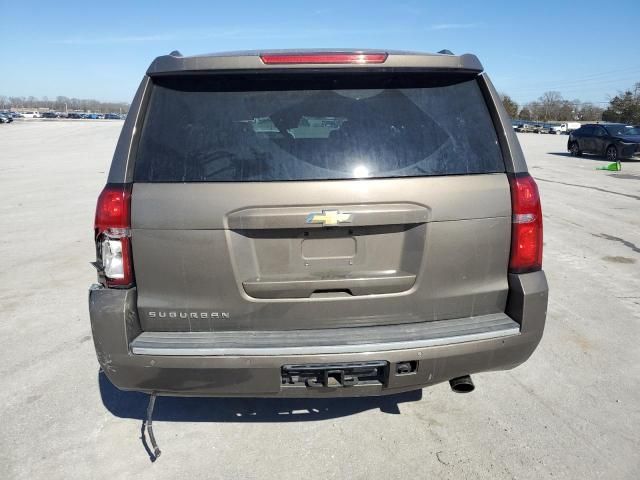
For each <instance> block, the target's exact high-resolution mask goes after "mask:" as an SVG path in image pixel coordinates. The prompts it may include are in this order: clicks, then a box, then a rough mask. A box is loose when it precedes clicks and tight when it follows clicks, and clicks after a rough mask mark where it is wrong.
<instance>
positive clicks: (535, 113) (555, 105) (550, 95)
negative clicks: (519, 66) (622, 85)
mask: <svg viewBox="0 0 640 480" xmlns="http://www.w3.org/2000/svg"><path fill="white" fill-rule="evenodd" d="M500 97H501V98H502V103H503V105H504V107H505V109H506V110H507V113H509V115H510V116H511V118H513V119H520V120H535V121H541V122H548V121H552V120H555V121H572V120H574V121H600V120H602V121H605V122H619V123H628V124H632V125H637V124H640V82H638V83H636V84H635V85H634V86H633V87H632V88H631V89H629V90H625V91H624V92H620V93H619V94H618V95H616V96H615V97H613V98H612V99H611V100H609V105H608V106H607V108H602V107H599V106H597V105H595V104H593V103H591V102H581V101H580V100H566V99H564V98H562V95H561V94H560V92H556V91H550V92H545V93H544V94H543V95H542V96H541V97H539V98H538V99H537V100H535V101H533V102H529V103H526V104H524V105H523V106H522V107H520V105H518V104H517V103H516V102H515V101H514V100H513V99H512V98H511V97H510V96H509V95H507V94H501V95H500Z"/></svg>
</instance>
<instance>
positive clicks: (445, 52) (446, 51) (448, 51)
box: [438, 49, 453, 55]
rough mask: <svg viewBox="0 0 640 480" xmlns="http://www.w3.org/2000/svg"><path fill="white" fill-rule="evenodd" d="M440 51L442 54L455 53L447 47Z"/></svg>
mask: <svg viewBox="0 0 640 480" xmlns="http://www.w3.org/2000/svg"><path fill="white" fill-rule="evenodd" d="M438 53H439V54H441V55H453V52H452V51H451V50H447V49H444V50H440V51H439V52H438Z"/></svg>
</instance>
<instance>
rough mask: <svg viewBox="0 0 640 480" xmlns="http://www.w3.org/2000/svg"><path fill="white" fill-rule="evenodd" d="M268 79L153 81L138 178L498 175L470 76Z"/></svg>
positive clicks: (491, 135) (492, 136)
mask: <svg viewBox="0 0 640 480" xmlns="http://www.w3.org/2000/svg"><path fill="white" fill-rule="evenodd" d="M318 76H319V75H317V76H316V77H318ZM265 77H269V76H268V75H261V76H260V77H257V76H256V77H255V78H251V75H244V76H242V77H240V76H237V77H232V76H227V77H219V76H193V77H167V78H161V79H156V80H155V85H154V87H153V91H152V94H151V98H150V101H149V106H148V109H147V113H146V116H145V121H144V126H143V129H142V134H141V138H140V142H139V145H138V148H137V155H136V162H135V173H134V180H135V181H136V182H248V181H286V180H325V179H350V178H387V177H416V176H430V175H456V174H476V173H496V172H504V170H505V169H504V163H503V161H502V156H501V153H500V147H499V145H498V140H497V138H496V133H495V131H494V127H493V123H492V120H491V117H490V115H489V112H488V109H487V106H486V104H485V100H484V97H483V95H482V93H481V91H480V88H479V85H478V83H477V81H476V80H475V79H469V77H451V76H449V77H444V76H438V75H434V74H432V75H425V74H422V75H408V74H405V75H371V74H368V75H366V76H365V75H353V74H352V75H349V76H340V75H337V76H334V77H330V76H328V75H327V74H323V75H322V77H323V78H322V79H318V78H314V77H310V76H305V75H301V74H298V75H297V76H296V75H293V76H290V77H287V76H285V75H271V77H272V78H265Z"/></svg>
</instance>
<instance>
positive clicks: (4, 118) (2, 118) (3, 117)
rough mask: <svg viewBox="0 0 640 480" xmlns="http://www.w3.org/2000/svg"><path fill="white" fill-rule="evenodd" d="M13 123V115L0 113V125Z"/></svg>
mask: <svg viewBox="0 0 640 480" xmlns="http://www.w3.org/2000/svg"><path fill="white" fill-rule="evenodd" d="M11 122H13V117H12V116H11V115H7V114H4V113H0V123H11Z"/></svg>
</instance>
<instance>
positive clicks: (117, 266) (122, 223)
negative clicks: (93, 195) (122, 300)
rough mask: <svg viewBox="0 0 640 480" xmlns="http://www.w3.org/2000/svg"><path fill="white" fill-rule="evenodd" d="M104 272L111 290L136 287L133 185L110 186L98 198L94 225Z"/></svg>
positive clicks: (97, 250)
mask: <svg viewBox="0 0 640 480" xmlns="http://www.w3.org/2000/svg"><path fill="white" fill-rule="evenodd" d="M94 234H95V237H94V238H95V242H96V253H97V260H98V265H99V270H100V272H101V273H102V274H103V275H104V277H105V282H106V285H107V286H108V287H121V288H122V287H129V286H131V285H133V281H134V279H133V264H132V259H131V185H130V184H112V183H109V184H107V186H106V187H104V189H103V190H102V193H100V196H99V197H98V204H97V206H96V218H95V225H94Z"/></svg>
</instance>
